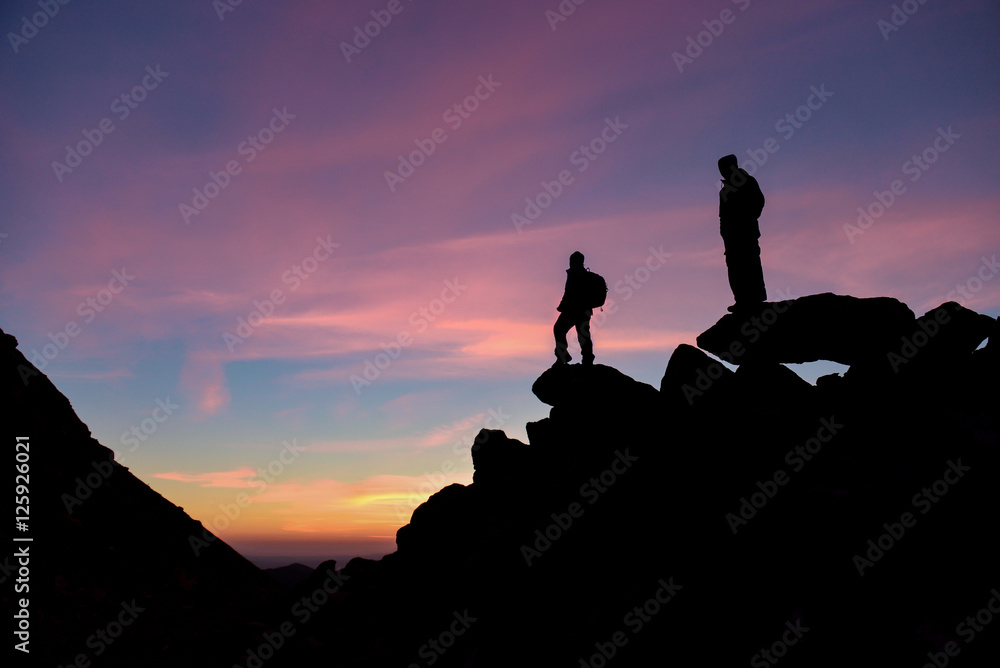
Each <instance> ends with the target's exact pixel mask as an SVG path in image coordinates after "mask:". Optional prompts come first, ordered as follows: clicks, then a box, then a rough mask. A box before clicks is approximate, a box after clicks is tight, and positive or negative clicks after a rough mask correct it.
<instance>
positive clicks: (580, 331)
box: [576, 315, 594, 364]
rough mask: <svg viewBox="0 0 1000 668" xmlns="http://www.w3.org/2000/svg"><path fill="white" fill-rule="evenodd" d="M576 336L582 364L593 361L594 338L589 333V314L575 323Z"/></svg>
mask: <svg viewBox="0 0 1000 668" xmlns="http://www.w3.org/2000/svg"><path fill="white" fill-rule="evenodd" d="M576 338H577V340H579V341H580V355H581V357H582V358H583V360H582V361H583V363H584V364H593V363H594V339H593V338H592V337H591V335H590V316H589V315H588V316H585V317H584V318H583V319H582V320H580V321H578V322H577V323H576Z"/></svg>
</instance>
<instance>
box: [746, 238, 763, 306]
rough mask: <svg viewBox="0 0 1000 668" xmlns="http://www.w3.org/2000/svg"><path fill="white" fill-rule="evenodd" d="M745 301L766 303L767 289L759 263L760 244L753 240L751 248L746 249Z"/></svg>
mask: <svg viewBox="0 0 1000 668" xmlns="http://www.w3.org/2000/svg"><path fill="white" fill-rule="evenodd" d="M746 272H747V273H746V285H747V299H749V300H750V301H752V302H766V301H767V288H765V287H764V267H763V266H762V265H761V261H760V244H759V243H758V242H757V241H756V240H754V242H753V248H748V249H747V270H746Z"/></svg>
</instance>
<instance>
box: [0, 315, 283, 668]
mask: <svg viewBox="0 0 1000 668" xmlns="http://www.w3.org/2000/svg"><path fill="white" fill-rule="evenodd" d="M16 346H17V341H16V339H15V338H14V337H13V336H10V335H9V334H6V333H3V332H2V331H0V374H2V375H0V387H2V392H3V395H2V404H3V406H4V410H5V413H6V414H7V415H9V416H12V417H13V424H12V431H14V432H15V434H14V436H29V437H30V473H29V474H28V475H29V476H30V509H31V515H30V522H29V531H28V532H27V534H26V535H29V536H31V537H32V538H33V541H32V542H31V543H12V542H11V540H10V539H11V535H10V529H9V528H8V527H10V528H13V518H11V520H10V521H9V522H5V523H4V524H3V530H2V532H0V533H2V536H0V538H2V540H3V541H4V543H5V544H6V545H14V546H15V548H20V547H22V546H24V545H28V546H29V554H30V572H31V579H30V590H29V591H28V592H27V594H26V595H27V597H28V598H29V600H30V602H31V605H30V611H31V614H32V636H31V641H30V645H29V648H30V650H31V659H32V660H33V661H34V662H35V663H34V664H33V665H47V666H56V665H67V666H69V665H72V664H73V663H74V661H76V659H77V657H78V656H80V655H83V656H84V659H85V660H86V661H90V662H93V664H92V665H95V666H97V665H99V666H137V665H142V666H180V665H191V666H216V665H219V666H221V665H226V661H231V660H234V659H236V658H239V657H238V656H234V653H236V654H239V652H238V651H237V650H236V649H234V648H233V645H234V640H235V641H236V642H235V644H241V643H240V639H244V641H245V643H246V644H248V643H249V641H250V639H251V638H252V637H253V635H254V633H256V632H257V631H258V627H257V626H256V625H257V624H258V621H257V619H258V617H262V616H263V613H264V611H265V610H266V609H269V607H270V605H269V601H271V600H272V599H273V598H274V597H275V596H277V595H278V594H280V593H281V591H282V587H281V586H280V585H279V584H278V583H276V582H274V581H273V580H271V579H270V578H269V577H268V576H266V575H265V574H264V573H263V572H262V571H260V570H259V569H258V568H257V567H256V566H254V565H253V564H251V563H250V562H249V561H247V560H246V559H244V558H243V557H242V556H241V555H240V554H238V553H237V552H236V551H235V550H233V549H232V548H230V547H229V546H228V545H227V544H226V543H225V542H223V541H222V540H219V539H215V540H211V541H207V547H204V548H202V549H200V550H199V552H198V554H197V555H196V554H195V550H194V549H193V547H192V545H191V541H190V538H191V537H192V536H196V537H198V538H199V539H204V536H205V529H204V527H203V526H202V524H201V523H200V522H197V521H195V520H193V519H191V517H189V516H188V515H187V514H186V513H185V512H184V511H183V509H182V508H179V507H177V506H175V505H174V504H172V503H170V502H169V501H167V500H166V499H164V498H163V497H162V496H160V495H159V494H158V493H156V492H155V491H153V490H152V489H150V488H149V487H148V486H147V485H146V484H145V483H143V482H142V481H141V480H139V479H138V478H136V477H135V476H134V475H132V473H130V472H129V470H128V468H126V467H124V466H122V465H120V464H118V463H117V462H115V461H114V459H113V453H112V451H111V450H110V449H108V448H106V447H104V446H103V445H101V444H100V443H98V442H97V441H96V440H95V439H94V438H93V437H92V436H91V433H90V430H89V429H88V428H87V426H86V425H85V424H83V422H81V421H80V419H79V418H78V417H77V416H76V414H75V413H74V411H73V407H72V406H71V405H70V403H69V401H68V400H67V399H66V397H65V396H63V395H62V394H60V392H59V391H58V390H57V389H56V388H55V386H53V385H52V383H51V382H50V381H49V379H48V378H46V377H45V375H44V374H42V373H41V372H39V371H38V370H37V369H36V368H35V367H34V366H33V365H32V364H31V363H30V362H28V360H27V359H25V357H24V355H22V354H21V353H20V352H19V351H18V350H17V347H16ZM25 379H26V380H27V382H25ZM14 436H11V437H10V438H9V439H8V441H7V442H8V443H13V441H14ZM8 448H9V451H10V457H11V460H10V461H12V462H13V456H14V455H13V445H10V446H8ZM12 474H13V472H11V477H12ZM208 535H209V536H211V534H208ZM0 565H2V566H3V572H2V575H3V576H4V579H5V580H6V582H5V583H4V586H3V589H2V596H3V598H4V604H5V607H4V609H5V610H8V609H10V607H8V606H10V605H11V596H12V594H13V591H12V587H10V584H9V583H10V581H11V580H13V579H14V578H15V576H16V574H17V570H18V566H17V561H16V559H14V558H11V557H10V556H5V560H4V561H3V563H2V564H0ZM22 595H24V594H18V595H16V596H15V598H20V597H21V596H22ZM11 614H13V612H12V613H11ZM109 625H111V626H110V628H109ZM118 625H121V626H118ZM123 626H124V627H127V629H126V632H123V630H122V629H123ZM99 632H103V635H102V634H101V633H99ZM20 658H23V655H21V656H20ZM140 658H141V660H140Z"/></svg>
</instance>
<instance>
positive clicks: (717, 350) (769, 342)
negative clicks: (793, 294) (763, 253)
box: [698, 292, 915, 366]
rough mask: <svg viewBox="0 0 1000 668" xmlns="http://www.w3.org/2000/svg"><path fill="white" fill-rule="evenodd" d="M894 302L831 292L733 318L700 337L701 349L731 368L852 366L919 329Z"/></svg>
mask: <svg viewBox="0 0 1000 668" xmlns="http://www.w3.org/2000/svg"><path fill="white" fill-rule="evenodd" d="M914 320H915V317H914V315H913V312H912V311H911V310H910V309H909V308H908V307H907V306H906V305H905V304H903V303H902V302H900V301H898V300H895V299H892V298H889V297H874V298H869V299H859V298H857V297H848V296H843V295H835V294H832V293H829V292H826V293H823V294H819V295H809V296H807V297H801V298H799V299H791V300H787V301H782V302H767V303H764V304H761V305H760V306H759V307H757V308H755V309H753V310H751V311H743V312H737V313H730V314H728V315H725V316H723V317H722V318H721V319H720V320H719V321H718V322H717V323H715V324H714V325H713V326H712V327H710V328H709V329H707V330H706V331H704V332H703V333H702V334H701V335H700V336H698V347H700V348H702V349H703V350H707V351H708V352H710V353H712V354H714V355H717V356H719V357H720V358H722V359H724V360H726V361H727V362H729V363H730V364H736V365H739V364H745V363H747V362H756V361H763V362H784V363H803V362H815V361H818V360H830V361H833V362H839V363H841V364H846V365H848V366H850V365H852V364H854V363H856V362H863V361H868V360H870V359H872V358H873V357H876V358H877V357H879V356H880V355H884V354H885V353H886V352H887V351H888V350H889V349H890V348H891V347H892V346H893V345H894V344H895V343H896V342H897V341H898V340H899V338H900V337H902V336H904V335H906V334H907V333H909V332H910V331H911V330H912V328H913V324H914Z"/></svg>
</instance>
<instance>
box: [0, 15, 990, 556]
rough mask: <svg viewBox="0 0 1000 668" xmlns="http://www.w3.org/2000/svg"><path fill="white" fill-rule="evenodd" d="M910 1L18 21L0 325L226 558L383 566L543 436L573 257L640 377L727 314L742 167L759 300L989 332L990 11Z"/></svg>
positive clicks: (0, 167) (1, 152)
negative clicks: (728, 201)
mask: <svg viewBox="0 0 1000 668" xmlns="http://www.w3.org/2000/svg"><path fill="white" fill-rule="evenodd" d="M40 4H41V5H42V6H48V5H52V6H56V7H57V9H58V11H57V12H56V13H55V15H53V16H51V17H49V16H46V15H44V11H43V9H41V8H40ZM560 6H561V7H562V8H563V12H565V15H564V14H560V13H559V12H560V9H559V8H560ZM896 6H897V7H898V9H897V10H895V11H894V8H893V5H892V3H889V2H878V1H871V0H846V1H845V0H838V1H837V2H834V1H833V0H829V1H823V0H820V1H815V2H795V1H792V0H784V1H776V0H775V1H770V2H763V1H761V0H716V1H714V2H698V1H695V0H684V1H680V2H662V1H653V0H615V1H612V0H589V1H588V2H584V3H583V4H581V5H579V6H577V5H576V4H574V3H573V2H571V1H570V0H564V2H562V3H561V4H560V3H559V2H558V1H557V0H548V1H540V2H529V1H522V0H502V1H501V0H478V1H476V2H469V1H465V2H459V1H457V0H436V1H434V2H432V1H431V0H399V1H398V2H397V1H396V0H375V1H374V2H372V1H365V2H353V1H342V2H332V3H331V2H319V1H296V2H283V3H279V2H266V1H264V0H244V2H242V3H241V4H239V5H236V6H230V5H229V4H227V3H226V2H225V0H218V1H217V2H214V3H213V2H212V1H211V0H188V1H181V2H160V3H135V2H120V1H117V0H109V1H106V2H101V3H87V2H69V3H68V4H58V3H56V2H50V3H46V2H44V1H43V2H42V3H38V2H37V0H33V1H25V0H12V1H10V2H5V3H3V9H2V10H0V26H2V28H3V31H4V35H5V39H4V41H5V44H4V45H3V46H2V47H0V52H2V53H3V55H2V57H0V85H2V91H3V95H2V97H0V198H2V202H3V209H2V211H3V213H2V217H0V234H2V236H0V262H2V264H0V268H2V269H0V271H2V274H0V279H2V285H0V295H2V312H0V326H2V327H3V329H4V330H5V331H7V332H9V333H11V334H13V335H14V336H16V337H17V338H18V341H19V343H20V349H21V351H22V352H23V353H25V354H26V355H28V356H29V358H30V359H32V361H34V362H35V363H36V364H38V365H39V366H43V365H44V372H45V373H46V374H47V375H48V376H49V377H50V378H51V379H52V381H53V382H54V383H55V384H56V386H57V387H58V388H59V389H60V390H61V391H62V392H63V393H64V394H66V395H67V396H68V397H69V399H70V401H71V402H72V403H73V406H74V407H75V409H76V411H77V413H78V414H79V416H80V417H81V419H82V420H83V421H84V422H86V423H87V424H88V425H89V427H90V428H91V429H92V430H93V432H94V435H95V437H96V438H98V440H100V441H101V442H102V443H103V444H105V445H107V446H108V447H111V448H112V449H114V450H115V451H116V452H117V454H118V458H119V461H122V462H123V463H124V464H125V465H126V466H128V467H129V468H130V469H131V471H132V472H133V473H135V474H136V475H137V476H139V478H141V479H142V480H143V481H145V482H147V483H148V484H149V485H150V486H152V487H153V488H154V489H155V490H157V491H158V492H160V493H162V494H163V495H164V496H165V497H167V498H168V499H169V500H171V501H172V502H174V503H176V504H177V505H180V506H182V507H184V509H185V510H186V511H187V512H188V513H190V514H191V515H192V516H194V517H195V518H197V519H199V520H201V521H203V522H204V523H205V524H206V525H207V526H209V527H210V528H213V527H214V528H217V529H218V530H217V531H216V533H217V534H218V535H220V536H221V537H222V538H224V539H225V540H227V541H228V542H230V543H231V544H232V545H233V546H234V547H236V548H237V549H239V550H240V551H242V552H243V553H244V554H247V555H253V556H259V555H291V556H296V557H309V558H313V559H315V558H318V557H320V556H322V555H353V554H382V553H386V552H390V551H392V550H393V549H394V543H393V538H394V534H395V531H396V529H397V528H398V527H399V526H400V525H402V524H405V522H406V521H407V520H408V518H409V513H410V512H412V509H413V508H414V507H415V506H416V505H417V504H418V503H419V502H421V501H422V500H424V499H425V498H426V497H427V496H428V494H429V493H432V492H433V491H436V490H437V489H439V488H440V487H442V486H444V485H445V484H449V483H452V482H460V483H468V482H470V481H471V479H472V464H471V457H470V456H469V446H470V445H471V442H472V439H473V438H474V437H475V435H476V433H477V432H478V430H479V429H480V428H481V427H483V426H484V425H485V426H488V427H493V428H495V427H499V428H502V429H504V430H505V431H507V433H508V434H509V435H510V436H512V437H516V438H521V439H522V440H524V439H526V436H525V429H524V425H525V423H526V422H529V421H533V420H537V419H540V418H542V417H545V416H546V415H547V407H546V406H545V405H543V404H542V403H541V402H539V401H538V400H537V399H536V398H535V397H534V396H533V395H532V394H531V392H530V387H531V383H532V381H533V380H534V379H535V378H536V377H537V376H538V375H539V374H540V373H541V372H542V371H543V370H544V369H545V368H547V367H548V366H549V365H550V364H551V363H552V361H553V360H554V356H553V353H552V349H553V340H552V330H551V327H552V323H553V322H554V320H555V317H556V311H555V306H556V304H557V303H558V301H559V299H560V297H561V295H562V290H563V285H564V281H565V269H566V267H567V266H568V257H569V255H570V253H572V252H573V251H575V250H579V251H581V252H583V253H584V254H585V255H586V258H587V261H586V264H587V265H588V266H589V267H590V268H591V269H593V270H594V271H597V272H598V273H600V274H602V275H604V276H605V277H606V278H607V280H608V283H609V285H610V286H611V292H610V299H611V300H612V302H611V303H609V307H607V308H606V310H605V312H604V313H603V314H602V313H600V312H599V313H598V314H597V320H599V322H595V326H594V331H595V334H594V339H595V352H596V355H597V362H598V363H601V364H608V365H611V366H614V367H616V368H618V369H620V370H622V371H623V372H625V373H627V374H629V375H631V376H633V377H634V378H636V379H638V380H641V381H644V382H647V383H650V384H652V385H654V386H658V385H659V381H660V378H661V377H662V375H663V371H664V369H665V367H666V364H667V360H668V359H669V357H670V354H671V352H672V350H673V349H674V347H675V346H677V345H678V344H680V343H689V344H693V343H694V341H695V337H696V336H697V334H698V333H699V332H701V331H703V330H705V329H706V328H707V327H709V326H710V325H711V324H712V323H714V322H715V321H716V320H717V319H718V318H719V317H721V316H722V315H723V314H724V313H725V309H726V307H727V306H728V305H729V304H731V303H732V294H731V292H730V289H729V285H728V282H727V279H726V270H725V261H724V257H723V254H722V239H721V237H720V236H719V229H718V195H717V192H718V184H719V175H718V171H717V168H716V161H717V159H718V158H719V157H720V156H723V155H725V154H727V153H735V154H737V155H738V157H739V159H740V161H741V164H742V165H743V166H744V167H745V168H747V169H748V171H751V173H753V174H754V175H755V176H756V178H757V179H758V181H759V182H760V185H761V188H762V190H763V192H764V194H765V196H766V198H767V205H766V207H765V209H764V213H763V215H762V217H761V221H760V227H761V230H762V235H763V236H762V239H761V245H762V248H763V263H764V274H765V279H766V281H767V285H768V295H769V298H770V299H781V298H787V297H798V296H803V295H807V294H813V293H819V292H836V293H840V294H851V295H855V296H859V297H869V296H892V297H896V298H898V299H900V300H902V301H904V302H906V303H907V304H908V305H909V306H910V307H911V308H912V309H913V310H914V311H915V312H916V313H917V315H921V314H923V313H924V312H926V311H927V310H929V309H931V308H933V307H935V306H937V305H938V304H940V303H942V302H944V301H947V300H949V299H953V300H955V301H958V302H959V303H961V304H963V305H964V306H966V307H969V308H972V309H974V310H977V311H979V312H981V313H987V314H990V315H992V316H994V317H995V316H997V315H998V314H1000V267H998V266H997V265H996V260H995V258H996V254H997V253H998V251H1000V226H998V224H997V222H998V213H997V212H998V210H1000V194H998V193H997V188H996V183H997V182H998V178H1000V163H998V161H997V158H996V154H997V149H998V147H1000V142H998V139H1000V124H998V115H997V112H998V109H1000V76H998V75H1000V40H998V37H1000V5H998V4H997V3H995V2H990V1H988V0H954V1H949V2H945V1H943V0H927V1H926V2H924V3H922V4H921V3H918V2H916V0H909V1H908V2H904V3H902V4H901V5H899V4H897V5H896ZM903 6H905V7H903ZM570 8H573V11H572V13H569V9H570ZM906 10H909V11H910V12H911V13H910V14H907V13H906ZM52 11H54V10H52V9H51V8H50V13H51V12H52ZM373 12H374V14H373ZM379 19H381V21H382V22H383V23H385V24H386V25H379V24H378V23H375V22H376V21H378V20H379ZM390 19H391V20H390ZM904 19H905V22H904ZM33 21H34V24H33V23H32V22H33ZM894 21H895V23H894ZM366 24H367V25H366ZM37 26H40V27H37ZM366 29H367V30H369V32H370V34H374V37H370V36H365V35H364V31H365V30H366ZM699 42H700V44H699ZM123 96H125V97H123ZM759 163H763V164H759ZM387 174H388V175H387ZM560 175H561V176H562V179H563V182H562V183H560V182H559V179H560ZM894 181H898V182H899V183H897V184H896V187H895V189H896V193H893V192H892V190H893V182H894ZM540 194H541V196H540ZM890 198H891V200H892V201H891V203H890ZM879 199H881V200H882V201H881V202H879ZM535 206H537V207H538V208H537V209H535V208H534V207H535ZM859 207H861V208H862V210H866V211H868V212H869V214H870V215H871V218H869V219H867V220H866V219H862V221H861V222H862V223H863V226H859V225H858V219H859ZM852 226H853V227H852ZM959 288H961V289H960V290H959ZM275 298H277V299H275ZM88 300H89V301H88ZM241 319H242V320H241ZM572 339H573V337H572V335H571V341H572ZM47 345H48V346H49V347H48V348H45V346H47ZM571 352H573V354H574V356H575V357H578V352H577V350H576V345H575V342H573V343H572V346H571ZM379 367H384V368H379ZM366 368H367V373H368V375H367V377H366V376H365V373H366ZM838 369H842V367H836V365H832V364H816V365H807V366H805V367H799V368H797V370H798V371H799V372H800V373H802V375H803V376H804V377H806V378H807V379H808V380H810V381H812V380H814V379H815V378H816V376H817V375H818V374H822V373H827V372H830V371H835V370H838ZM352 376H353V377H354V380H353V381H352ZM361 381H364V382H361ZM594 419H596V420H599V419H602V416H595V417H594ZM131 430H135V435H133V434H130V431H131ZM269 466H270V472H268V467H269ZM442 471H443V472H444V473H442ZM240 494H246V497H245V498H247V499H249V502H248V503H245V504H244V507H242V508H240V509H239V512H238V513H237V516H235V518H234V519H232V520H231V521H229V520H227V521H226V523H225V524H227V526H222V524H221V523H215V519H214V518H216V517H217V516H219V515H220V514H222V513H223V508H229V509H230V511H231V510H232V507H233V504H235V503H236V499H237V497H238V495H240ZM241 498H243V497H241ZM223 517H224V516H223Z"/></svg>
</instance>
